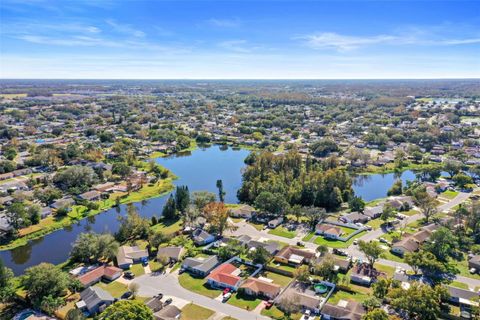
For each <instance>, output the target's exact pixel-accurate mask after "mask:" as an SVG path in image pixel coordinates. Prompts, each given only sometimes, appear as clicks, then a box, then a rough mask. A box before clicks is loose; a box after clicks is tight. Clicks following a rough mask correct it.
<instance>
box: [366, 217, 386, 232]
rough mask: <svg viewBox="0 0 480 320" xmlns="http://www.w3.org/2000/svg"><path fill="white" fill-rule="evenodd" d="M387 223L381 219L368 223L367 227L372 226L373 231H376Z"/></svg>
mask: <svg viewBox="0 0 480 320" xmlns="http://www.w3.org/2000/svg"><path fill="white" fill-rule="evenodd" d="M384 222H385V221H383V220H381V219H373V220H370V221H368V222H367V226H370V227H372V228H373V230H376V229H378V228H380V226H381V225H382V224H383V223H384Z"/></svg>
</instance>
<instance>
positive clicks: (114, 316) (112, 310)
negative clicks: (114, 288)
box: [98, 300, 154, 320]
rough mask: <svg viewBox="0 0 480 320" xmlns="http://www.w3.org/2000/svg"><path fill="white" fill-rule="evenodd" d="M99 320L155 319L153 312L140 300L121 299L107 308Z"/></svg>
mask: <svg viewBox="0 0 480 320" xmlns="http://www.w3.org/2000/svg"><path fill="white" fill-rule="evenodd" d="M98 319H99V320H153V319H154V317H153V312H152V310H151V309H150V308H148V307H147V306H146V305H145V303H143V302H140V301H138V300H120V301H118V302H116V303H114V304H112V305H110V306H109V307H108V308H106V309H105V311H103V312H102V313H101V314H100V315H99V316H98Z"/></svg>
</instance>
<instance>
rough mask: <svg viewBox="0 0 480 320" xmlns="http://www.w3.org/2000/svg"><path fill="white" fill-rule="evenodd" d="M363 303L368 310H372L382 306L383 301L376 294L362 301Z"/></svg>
mask: <svg viewBox="0 0 480 320" xmlns="http://www.w3.org/2000/svg"><path fill="white" fill-rule="evenodd" d="M362 305H363V306H364V307H365V309H367V310H368V311H372V310H374V309H377V308H379V307H381V305H382V302H381V301H380V300H379V299H378V298H377V297H375V296H373V297H372V296H369V297H368V298H366V299H365V300H363V301H362Z"/></svg>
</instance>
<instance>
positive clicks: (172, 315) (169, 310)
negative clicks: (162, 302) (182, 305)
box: [153, 304, 182, 320]
mask: <svg viewBox="0 0 480 320" xmlns="http://www.w3.org/2000/svg"><path fill="white" fill-rule="evenodd" d="M181 314H182V311H181V310H180V309H179V308H178V307H176V306H174V305H173V304H169V305H168V306H166V307H164V308H163V309H162V310H160V311H157V312H155V313H154V314H153V316H154V317H155V320H175V319H180V315H181Z"/></svg>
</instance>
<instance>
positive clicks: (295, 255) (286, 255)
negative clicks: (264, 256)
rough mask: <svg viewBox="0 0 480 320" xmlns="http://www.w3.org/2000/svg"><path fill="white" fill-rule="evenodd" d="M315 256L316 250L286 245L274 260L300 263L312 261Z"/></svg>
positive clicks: (294, 263) (285, 262) (284, 262)
mask: <svg viewBox="0 0 480 320" xmlns="http://www.w3.org/2000/svg"><path fill="white" fill-rule="evenodd" d="M313 258H315V252H312V251H308V250H303V249H299V248H296V247H292V246H286V247H285V248H283V249H282V250H280V251H279V252H278V253H277V255H276V256H275V257H274V260H275V261H277V262H280V263H283V264H293V265H300V264H303V263H304V264H308V263H310V260H312V259H313Z"/></svg>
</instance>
